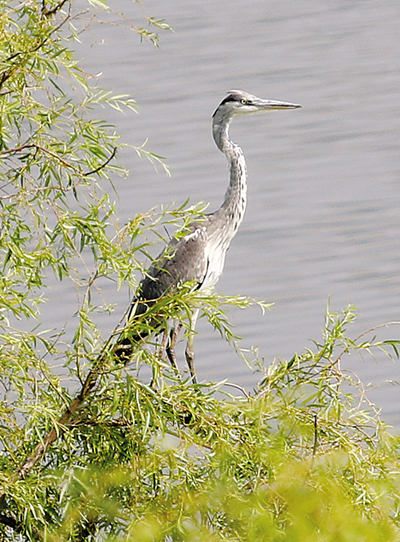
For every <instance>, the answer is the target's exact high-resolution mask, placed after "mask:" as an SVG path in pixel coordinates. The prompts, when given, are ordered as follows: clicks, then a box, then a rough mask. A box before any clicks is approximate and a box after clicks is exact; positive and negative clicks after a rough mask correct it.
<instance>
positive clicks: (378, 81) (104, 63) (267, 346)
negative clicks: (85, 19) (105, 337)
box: [58, 0, 400, 428]
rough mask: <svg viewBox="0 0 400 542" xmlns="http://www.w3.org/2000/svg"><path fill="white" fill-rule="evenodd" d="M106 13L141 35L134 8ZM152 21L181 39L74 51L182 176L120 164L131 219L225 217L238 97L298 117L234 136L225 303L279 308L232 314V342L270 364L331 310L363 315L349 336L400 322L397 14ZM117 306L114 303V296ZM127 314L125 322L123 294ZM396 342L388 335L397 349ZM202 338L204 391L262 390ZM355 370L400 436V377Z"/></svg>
mask: <svg viewBox="0 0 400 542" xmlns="http://www.w3.org/2000/svg"><path fill="white" fill-rule="evenodd" d="M110 5H111V6H112V5H114V6H115V7H116V9H118V11H120V12H124V13H125V14H126V15H127V16H128V17H130V18H132V19H133V20H134V22H135V23H136V24H138V25H142V24H143V22H142V20H141V10H140V8H139V7H138V6H137V5H134V4H133V3H132V2H128V1H121V0H119V1H118V2H115V1H114V2H111V3H110ZM144 10H145V11H146V13H147V14H148V15H151V16H153V17H156V18H162V19H164V18H165V19H166V20H167V21H168V23H169V24H170V25H171V26H172V27H173V28H174V30H175V33H163V34H162V35H161V40H160V48H158V49H157V48H154V47H153V46H152V45H151V44H147V43H142V44H140V42H139V40H138V37H137V35H135V34H134V33H130V32H128V31H126V30H124V29H123V28H122V27H121V26H119V25H116V26H111V27H110V26H108V25H101V24H99V25H95V26H94V27H93V31H92V33H91V34H87V35H84V36H83V37H82V38H83V44H82V46H80V47H79V48H78V55H79V56H81V57H82V58H83V62H82V67H83V68H84V69H85V70H86V71H88V72H89V73H91V74H93V75H95V74H98V73H99V72H101V73H102V75H101V77H99V86H101V87H102V88H109V89H112V90H113V91H114V92H115V93H117V94H118V93H128V94H130V95H131V96H133V97H134V98H135V99H136V100H137V102H138V104H139V105H140V108H139V115H134V114H132V115H126V116H122V115H120V114H117V113H115V115H114V114H113V113H112V112H107V113H106V112H105V113H104V114H105V115H107V118H108V119H109V120H111V121H112V122H113V123H114V124H115V125H116V126H117V129H118V131H119V132H120V133H121V134H122V135H123V139H124V140H125V141H126V142H129V143H132V144H135V145H140V144H141V143H142V142H143V141H144V140H145V139H146V138H149V143H148V148H149V149H151V150H152V151H154V152H156V153H158V154H160V155H163V156H165V157H166V161H167V163H168V164H169V165H170V167H171V171H172V177H171V178H168V177H166V176H164V174H163V173H162V172H161V171H160V172H158V173H157V172H155V171H154V169H153V167H152V166H151V165H150V164H148V163H147V162H146V161H144V160H139V159H138V158H137V157H136V155H134V154H133V153H129V152H126V153H125V154H123V155H120V157H119V158H120V162H121V163H123V164H124V165H126V166H128V167H129V169H130V172H131V173H130V176H129V178H128V179H123V180H118V179H117V180H116V185H117V189H118V191H119V193H120V199H119V200H118V206H119V208H120V212H121V216H122V219H123V220H126V219H128V218H129V217H131V216H133V215H135V214H136V213H139V212H143V211H145V210H147V209H149V208H151V207H153V206H155V205H160V204H164V205H166V206H169V205H171V204H172V203H174V202H175V203H178V204H180V203H182V202H183V201H184V200H186V198H187V197H190V199H191V202H193V203H195V202H198V201H200V200H202V201H209V202H210V210H214V209H215V208H216V207H217V206H219V205H220V203H221V201H222V197H223V195H224V192H225V188H226V183H227V169H226V164H225V159H224V157H223V156H222V154H220V153H219V152H218V150H217V149H216V147H215V146H214V143H213V141H212V139H211V135H210V122H211V114H212V112H213V110H214V109H215V107H216V106H217V104H218V103H219V101H220V100H221V99H222V98H223V97H224V95H225V92H226V91H227V90H229V89H231V88H239V89H243V90H246V91H248V92H251V93H253V94H256V95H259V96H261V97H264V98H273V99H278V100H284V101H291V102H295V103H300V104H302V105H303V109H302V110H296V111H275V112H271V113H270V114H268V115H261V116H255V117H251V116H249V117H246V118H239V119H236V120H235V121H234V124H233V126H232V129H231V135H232V137H233V139H234V140H235V141H236V142H237V143H238V144H240V145H241V146H242V148H243V150H244V152H245V154H246V158H247V162H248V172H249V205H248V210H247V214H246V216H245V220H244V222H243V224H242V227H241V229H240V231H239V233H238V235H237V237H236V238H235V239H234V241H233V243H232V246H231V249H230V250H229V253H228V256H227V262H226V267H225V272H224V275H223V278H222V279H221V281H220V282H219V284H218V290H219V291H220V292H222V293H225V294H229V295H230V294H232V295H235V294H244V295H248V296H254V297H256V298H260V299H267V300H268V301H271V302H274V306H273V307H272V308H271V310H269V311H268V312H267V314H266V315H264V316H262V315H261V314H260V312H259V311H258V310H256V309H254V310H253V309H252V310H248V311H240V310H235V311H233V312H232V313H231V317H232V320H233V321H234V323H235V326H236V327H235V330H236V332H237V333H238V334H239V335H241V336H243V337H244V338H245V339H244V341H243V346H245V347H250V346H251V345H253V346H257V347H259V352H260V355H261V356H262V357H264V358H265V359H266V360H267V361H268V362H269V361H271V360H272V359H273V358H274V357H276V356H277V357H280V358H287V357H291V356H292V355H293V353H294V352H302V351H303V350H304V348H305V347H312V342H311V340H312V339H315V340H319V339H320V337H321V330H322V328H323V323H324V312H325V309H326V305H327V302H328V298H330V303H331V308H332V309H333V310H335V311H340V310H341V309H342V308H343V307H345V306H346V305H348V304H354V305H356V307H357V312H358V314H359V317H358V319H357V321H356V323H355V324H353V325H352V326H351V328H350V329H349V331H350V334H351V335H352V336H353V337H354V336H356V335H357V334H358V333H359V332H361V331H363V330H365V329H368V328H369V327H371V326H374V325H378V324H382V323H384V322H390V321H394V320H397V321H398V320H400V314H399V295H400V280H399V270H400V253H399V248H400V247H399V231H400V209H399V204H400V180H399V140H400V120H399V101H400V100H399V88H400V71H399V43H400V24H399V22H400V4H399V2H398V0H386V2H378V1H368V0H366V1H353V2H347V1H339V0H337V1H332V0H330V1H328V0H318V1H317V0H312V1H308V2H295V1H294V0H290V1H284V2H282V1H278V0H269V1H260V0H259V1H257V0H247V2H246V3H244V2H242V1H239V0H203V1H202V2H187V1H184V0H175V1H167V0H148V1H146V2H145V4H144ZM107 17H108V16H106V15H104V16H103V17H102V18H103V19H105V20H107ZM111 18H112V19H113V17H111ZM113 20H115V21H117V19H115V18H114V19H113ZM103 41H104V43H103ZM159 248H160V247H158V249H159ZM155 252H157V250H156V251H155ZM105 294H106V295H108V296H110V297H111V298H113V296H115V292H114V289H113V286H112V285H110V286H109V289H108V290H107V291H106V292H105ZM63 295H64V298H63V297H62V296H63ZM58 299H59V300H60V301H61V302H62V303H63V304H64V305H63V306H64V308H65V314H62V315H61V316H62V317H63V318H66V317H67V315H68V314H69V313H71V312H73V310H74V309H75V304H74V303H73V302H72V301H73V300H71V296H70V293H68V292H67V293H65V294H62V293H61V294H60V296H59V298H58ZM116 299H117V301H118V303H120V304H121V309H120V312H122V311H123V308H124V305H125V304H126V303H127V302H128V297H127V294H126V292H122V293H120V294H118V296H117V297H116ZM117 319H118V318H117V316H116V317H115V318H114V317H113V316H109V315H105V316H104V321H103V322H102V326H103V327H104V329H110V330H111V329H112V328H113V326H114V324H115V323H116V321H117ZM399 329H400V328H398V327H397V328H395V327H394V328H391V329H390V330H389V331H386V332H384V333H385V334H384V335H383V334H381V335H380V336H381V337H392V338H397V337H399V335H400V333H399ZM198 331H199V335H198V336H197V337H196V355H197V372H198V375H199V378H200V380H201V379H207V380H221V379H224V378H227V379H229V380H230V381H233V382H237V383H239V384H241V385H244V386H249V387H251V386H252V385H254V384H255V382H256V378H255V377H254V375H253V374H252V373H251V371H250V370H249V369H248V367H247V366H246V365H245V364H244V363H243V361H242V360H241V359H239V358H238V357H237V356H236V355H235V353H234V352H232V350H231V348H230V347H229V346H227V345H226V344H225V342H224V341H223V340H222V339H221V338H220V337H219V335H218V334H217V333H216V332H214V331H213V330H212V329H211V328H210V326H209V325H208V324H207V323H206V322H205V321H200V323H199V326H198ZM344 366H345V367H347V368H349V369H351V370H353V371H355V372H356V373H357V374H358V375H359V376H360V377H361V379H362V380H363V382H364V384H365V385H366V386H367V385H369V384H371V385H373V386H374V387H375V389H374V390H373V391H372V392H371V394H370V396H371V398H372V399H373V400H375V401H376V402H377V403H378V404H379V405H380V406H381V407H382V409H383V415H384V419H385V420H387V421H388V422H389V423H392V424H394V425H395V426H396V427H397V428H400V394H399V388H398V386H396V385H390V384H388V383H386V381H389V380H391V381H396V380H399V369H400V364H399V362H392V361H388V360H385V358H384V357H382V356H378V357H377V360H375V361H374V360H373V359H371V358H369V357H368V356H366V357H365V358H364V359H360V358H359V357H356V356H354V357H352V358H349V359H347V360H346V361H345V364H344Z"/></svg>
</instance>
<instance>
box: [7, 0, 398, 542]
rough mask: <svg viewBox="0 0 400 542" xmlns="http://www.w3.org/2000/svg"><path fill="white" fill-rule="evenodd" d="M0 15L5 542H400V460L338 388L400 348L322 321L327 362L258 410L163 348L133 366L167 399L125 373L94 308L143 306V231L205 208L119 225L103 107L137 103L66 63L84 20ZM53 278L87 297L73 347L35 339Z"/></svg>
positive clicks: (258, 398) (17, 7)
mask: <svg viewBox="0 0 400 542" xmlns="http://www.w3.org/2000/svg"><path fill="white" fill-rule="evenodd" d="M92 5H96V6H97V7H99V6H100V8H101V7H103V8H105V6H106V4H105V3H102V2H99V1H95V0H92V2H90V3H89V4H88V5H87V9H89V10H90V9H92V7H91V6H92ZM0 6H1V13H0V25H1V32H0V40H1V49H0V55H1V60H0V116H1V117H0V118H1V127H0V159H1V163H0V177H1V184H0V187H1V188H0V220H1V228H0V265H1V275H0V341H1V347H0V348H1V349H0V368H1V377H0V383H1V394H2V397H1V402H0V418H1V422H0V453H1V455H0V468H1V472H0V539H1V540H4V541H6V540H7V541H10V540H23V541H25V540H32V541H33V540H35V541H36V540H43V541H44V540H47V541H83V540H85V541H90V540H110V541H111V540H112V541H121V542H122V541H136V540H137V541H141V542H142V541H153V540H154V541H163V540H165V541H170V540H182V541H186V542H187V541H190V540H202V541H204V540H210V541H215V540H243V541H249V542H255V541H257V542H259V541H262V540H277V541H278V540H279V541H281V540H291V541H292V542H296V541H304V540H311V539H312V540H315V541H317V542H318V541H321V542H322V541H324V542H325V541H326V540H332V541H333V540H361V539H364V540H369V541H378V540H382V541H385V542H388V541H390V540H398V539H399V530H398V505H399V502H400V501H399V487H398V485H399V484H398V481H399V480H398V477H399V461H398V456H397V441H396V439H394V438H392V437H390V436H389V435H388V434H387V433H386V431H385V428H384V426H383V424H382V423H381V422H380V420H379V417H378V416H377V414H376V412H375V410H374V409H373V407H372V406H371V405H370V404H368V403H366V402H365V401H364V402H363V400H360V396H359V393H360V392H361V394H362V397H361V399H363V397H364V394H363V390H362V389H361V388H357V385H358V383H357V381H356V380H354V379H353V378H352V377H351V376H349V375H345V374H344V373H343V372H342V371H341V370H340V360H341V359H342V358H343V357H344V356H345V355H347V354H348V353H349V352H351V351H354V350H358V349H361V350H363V351H369V350H371V349H373V348H374V347H376V348H380V349H385V348H388V347H392V348H394V352H395V353H397V350H396V348H397V343H396V341H386V342H383V341H378V340H375V341H372V340H371V341H369V342H368V341H366V340H365V337H360V338H359V340H358V341H354V340H350V339H348V338H347V335H346V333H345V331H346V326H347V325H348V324H350V323H351V320H352V318H353V313H352V311H346V312H345V313H344V314H343V315H332V314H329V315H328V316H327V319H326V329H325V332H324V337H323V341H321V342H317V343H316V344H315V349H314V351H311V350H307V351H306V352H305V354H304V355H294V356H293V358H292V359H291V360H289V361H282V362H278V361H275V362H274V363H272V364H266V367H263V366H262V365H260V367H259V370H260V386H259V388H257V390H255V391H254V393H251V394H250V393H248V392H246V390H244V389H241V388H240V387H239V386H234V387H232V386H231V387H227V386H226V385H224V383H221V384H220V385H212V384H209V385H207V384H202V385H198V386H193V385H191V384H190V382H188V381H185V379H180V378H178V376H177V375H175V374H174V373H173V372H172V371H171V369H170V368H169V367H168V364H167V363H166V362H165V360H164V358H163V356H162V353H161V352H160V351H159V350H154V349H152V348H151V347H150V348H147V347H145V346H143V347H140V348H138V349H137V351H136V352H135V354H134V356H133V357H134V359H133V360H132V364H133V365H134V366H137V365H138V364H141V363H146V364H148V365H149V366H150V367H151V369H152V371H153V382H154V385H149V383H148V382H146V381H145V380H143V379H140V378H138V377H137V375H136V373H135V372H133V371H131V370H130V368H129V366H128V367H121V366H120V365H119V364H118V363H116V361H115V360H114V359H113V355H112V344H113V335H112V333H111V330H112V327H113V326H114V325H115V323H116V322H115V321H114V320H113V315H112V314H111V315H110V336H109V337H108V336H106V337H105V338H104V337H103V336H102V334H101V333H100V332H99V330H98V328H97V326H96V318H95V316H96V313H97V311H99V310H103V311H104V310H110V304H109V303H108V302H107V301H106V300H105V301H104V304H103V306H96V305H95V304H94V302H93V299H94V296H92V291H93V290H94V289H95V288H97V289H101V280H102V278H103V277H111V278H113V279H114V280H115V283H116V284H118V285H121V284H124V283H128V284H130V285H131V286H132V288H135V286H136V285H137V280H138V279H139V278H140V273H141V271H142V268H141V263H140V262H141V261H142V255H143V253H145V252H146V243H147V241H146V237H143V235H142V234H143V232H144V230H146V228H150V229H151V228H153V227H154V226H155V225H157V224H159V223H162V222H163V221H175V222H176V223H179V224H180V225H181V226H182V227H183V228H185V225H186V224H187V222H188V221H189V220H190V219H191V217H192V216H193V214H195V213H198V212H200V211H201V209H200V207H193V208H189V209H186V208H183V207H182V208H178V209H175V210H174V211H171V212H170V213H169V214H168V215H166V214H165V213H160V214H158V215H154V214H153V215H151V216H150V215H147V214H144V215H139V216H136V217H132V220H131V221H130V222H129V223H127V224H124V225H123V226H122V227H121V226H119V225H118V224H119V222H118V216H117V214H116V211H115V209H114V206H113V203H112V201H111V200H110V198H109V195H108V194H109V192H110V186H111V185H112V181H113V179H115V176H116V175H120V174H124V171H123V170H122V169H121V168H120V167H119V166H118V165H117V162H116V157H117V155H118V148H119V147H120V145H121V143H120V141H119V139H118V136H117V135H116V133H115V130H114V128H112V127H110V124H109V122H107V121H102V120H100V119H99V116H98V112H99V110H100V108H99V107H98V106H99V105H101V106H110V107H112V108H114V109H115V108H117V109H124V108H127V109H134V107H135V103H134V102H133V100H132V99H130V98H129V97H121V96H113V95H112V94H111V93H110V92H106V91H101V90H99V89H97V88H91V86H90V84H89V81H88V80H87V79H86V77H85V74H84V73H83V72H82V71H81V69H80V68H79V64H78V63H77V62H76V60H75V59H74V55H73V52H72V47H71V45H72V42H73V40H74V39H75V37H76V33H77V32H78V31H80V30H79V27H80V16H79V12H75V11H74V3H73V2H69V1H67V0H59V1H55V0H53V1H45V0H42V1H39V0H29V1H22V2H17V1H15V2H14V1H11V0H9V1H6V0H1V1H0ZM149 23H150V26H148V27H147V29H143V28H140V25H137V26H136V30H137V32H139V34H140V35H141V37H145V38H148V39H150V40H153V41H157V34H156V32H157V31H158V29H159V28H160V27H166V25H165V24H164V23H163V22H162V21H156V20H154V19H149ZM84 26H85V25H82V27H84ZM151 28H153V30H154V32H153V31H152V30H151ZM104 111H107V108H106V109H104ZM136 150H137V152H138V154H146V152H145V150H144V149H143V148H140V147H138V148H137V149H136ZM147 156H148V157H149V158H150V159H153V160H159V158H158V157H157V156H155V155H151V154H149V153H147ZM54 277H55V279H56V280H58V281H59V283H60V288H62V287H63V285H64V284H65V283H67V282H68V281H72V282H73V284H74V287H76V289H77V292H78V295H77V306H76V311H75V317H74V319H73V323H72V324H71V325H70V327H72V326H74V332H73V333H72V335H71V338H70V339H69V338H68V336H66V335H65V333H64V330H63V329H53V330H51V331H46V329H44V328H43V325H42V324H41V314H40V310H41V306H42V305H43V304H44V303H49V302H47V301H46V296H45V292H46V286H47V285H48V284H49V281H50V280H54ZM249 302H250V301H249V300H248V299H246V298H242V297H233V298H222V297H218V296H217V295H214V294H210V295H208V294H207V295H203V296H201V295H200V294H199V293H197V292H193V291H192V290H191V288H190V285H187V286H185V287H183V288H182V289H181V290H180V291H178V292H173V293H171V295H168V296H165V298H163V299H161V300H159V302H158V303H157V304H156V305H155V306H154V307H153V308H152V310H153V311H154V314H155V313H156V314H157V318H158V320H157V321H163V320H165V319H166V318H168V317H171V316H172V317H174V316H178V315H179V316H182V315H183V316H184V315H185V314H189V313H190V311H191V310H192V307H193V306H198V305H201V307H202V309H203V311H204V312H205V314H206V316H207V317H208V318H209V320H210V322H211V323H212V324H213V325H215V326H216V327H217V328H219V330H220V331H221V332H222V334H223V335H225V337H226V338H227V339H228V340H232V341H233V342H234V340H235V337H234V336H233V334H232V332H231V329H230V326H229V323H228V321H227V319H226V316H225V314H224V312H223V310H222V309H221V304H223V303H225V304H226V303H230V304H233V305H235V306H240V307H244V306H246V305H248V304H249ZM51 310H53V311H57V310H58V304H57V302H55V303H54V306H53V307H46V311H47V312H49V311H51ZM130 325H131V324H130ZM146 325H147V324H146V323H145V322H140V321H138V322H135V326H138V329H139V330H140V326H146ZM146 330H147V331H148V329H147V328H146ZM125 332H126V333H128V332H129V330H128V331H125ZM136 334H137V330H136ZM343 386H344V391H342V387H343ZM349 386H353V387H354V386H355V388H354V389H355V390H356V393H355V394H354V395H352V394H351V393H349V390H350V389H351V388H349Z"/></svg>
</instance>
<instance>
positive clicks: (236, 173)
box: [213, 111, 247, 238]
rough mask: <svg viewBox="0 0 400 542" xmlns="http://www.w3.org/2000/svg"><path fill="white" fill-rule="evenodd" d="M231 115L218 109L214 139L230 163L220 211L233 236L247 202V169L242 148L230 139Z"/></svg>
mask: <svg viewBox="0 0 400 542" xmlns="http://www.w3.org/2000/svg"><path fill="white" fill-rule="evenodd" d="M230 121H231V117H227V116H223V115H222V114H219V112H218V111H217V112H216V114H215V115H214V119H213V136H214V141H215V143H216V145H217V147H218V148H219V150H220V151H222V152H223V153H224V154H225V156H226V158H227V160H228V164H229V171H230V180H229V186H228V189H227V191H226V193H225V200H224V202H223V204H222V206H221V209H220V212H223V213H224V215H225V217H226V220H227V221H228V222H229V224H230V228H229V230H231V231H230V232H229V234H228V235H229V236H230V237H231V238H232V237H233V236H234V235H235V233H236V230H237V229H238V227H239V225H240V223H241V222H242V219H243V215H244V212H245V209H246V203H247V171H246V162H245V159H244V155H243V151H242V149H241V148H240V147H239V146H238V145H236V144H235V143H233V141H231V140H230V139H229V125H230Z"/></svg>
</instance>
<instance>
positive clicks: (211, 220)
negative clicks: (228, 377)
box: [114, 90, 301, 382]
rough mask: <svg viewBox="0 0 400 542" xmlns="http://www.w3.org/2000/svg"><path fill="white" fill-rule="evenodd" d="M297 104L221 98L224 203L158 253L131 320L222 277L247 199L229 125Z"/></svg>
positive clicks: (129, 342)
mask: <svg viewBox="0 0 400 542" xmlns="http://www.w3.org/2000/svg"><path fill="white" fill-rule="evenodd" d="M298 107H301V106H300V105H297V104H292V103H286V102H278V101H274V100H263V99H260V98H257V97H256V96H253V95H251V94H248V93H247V92H243V91H240V90H232V91H230V92H229V93H228V95H227V96H226V97H225V98H224V99H223V100H222V102H221V103H220V104H219V106H218V107H217V109H216V110H215V112H214V114H213V117H212V133H213V137H214V141H215V143H216V145H217V147H218V149H219V150H220V151H221V152H223V153H224V155H225V156H226V159H227V161H228V165H229V171H230V175H229V185H228V189H227V191H226V193H225V199H224V201H223V203H222V205H221V207H220V208H219V209H218V210H217V211H215V212H214V213H211V214H208V215H206V216H205V217H204V220H202V221H199V222H193V223H192V224H191V225H190V231H189V232H188V233H187V234H186V235H185V236H184V237H182V238H181V239H176V238H173V239H172V240H171V241H170V243H169V244H168V246H167V247H166V249H165V250H164V251H163V252H162V253H161V254H160V255H159V257H158V258H156V260H155V261H154V263H153V264H152V265H151V267H150V269H149V270H148V272H147V273H146V276H145V277H144V278H143V280H142V281H141V283H140V285H139V287H138V290H137V292H136V294H135V297H134V299H133V301H132V304H131V306H130V308H129V309H128V313H127V319H128V323H129V319H130V318H132V317H133V316H139V315H142V314H144V313H145V312H146V311H147V310H148V308H149V307H150V306H151V305H152V304H153V303H154V302H155V301H156V300H157V299H159V298H161V297H162V296H163V295H165V294H166V293H168V292H171V291H173V290H174V289H176V288H177V287H178V286H179V285H182V284H184V283H186V282H192V283H194V284H195V285H197V288H199V289H207V288H212V287H213V286H214V285H215V284H216V283H217V281H218V279H219V277H220V276H221V273H222V270H223V267H224V263H225V255H226V251H227V250H228V248H229V245H230V243H231V241H232V239H233V237H234V236H235V235H236V232H237V230H238V228H239V226H240V224H241V222H242V220H243V215H244V212H245V209H246V199H247V174H246V162H245V159H244V155H243V151H242V149H241V148H240V147H239V146H238V145H236V144H235V143H233V141H231V140H230V139H229V133H228V131H229V125H230V123H231V120H232V119H233V117H235V116H239V115H242V114H247V113H255V112H259V111H269V110H272V109H295V108H298ZM198 312H199V311H198V309H196V310H194V311H193V314H192V318H191V322H190V332H189V337H188V342H187V346H186V352H185V354H186V360H187V363H188V366H189V370H190V374H191V377H192V381H193V382H196V375H195V370H194V352H193V338H194V329H195V325H196V320H197V317H198ZM176 336H177V332H176V330H175V329H173V330H172V331H171V334H170V338H169V341H170V342H169V345H168V346H167V354H168V357H169V359H170V361H171V363H172V364H173V365H174V366H175V367H176V362H175V355H174V351H173V346H174V343H175V341H176ZM142 338H143V337H142V336H137V335H136V336H132V335H130V336H129V335H126V334H121V336H120V339H119V340H118V341H117V345H116V347H115V348H114V352H115V354H116V355H117V356H121V357H123V358H125V359H127V358H129V355H130V353H131V352H132V347H133V345H134V344H135V343H136V342H137V341H138V340H140V339H142Z"/></svg>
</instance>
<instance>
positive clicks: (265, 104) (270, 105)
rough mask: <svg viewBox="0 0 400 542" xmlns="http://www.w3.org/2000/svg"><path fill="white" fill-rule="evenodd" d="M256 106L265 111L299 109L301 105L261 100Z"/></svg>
mask: <svg viewBox="0 0 400 542" xmlns="http://www.w3.org/2000/svg"><path fill="white" fill-rule="evenodd" d="M255 105H257V107H259V108H260V109H261V110H264V109H298V108H299V107H301V105H299V104H291V103H288V102H277V101H275V100H259V101H258V102H257V103H256V104H255Z"/></svg>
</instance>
